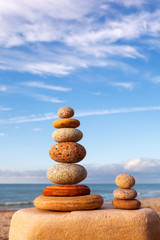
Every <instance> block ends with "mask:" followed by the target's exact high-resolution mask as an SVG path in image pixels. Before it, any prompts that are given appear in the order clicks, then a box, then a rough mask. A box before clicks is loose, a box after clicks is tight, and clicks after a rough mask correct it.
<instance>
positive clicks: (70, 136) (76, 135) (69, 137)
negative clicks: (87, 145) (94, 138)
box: [52, 128, 83, 142]
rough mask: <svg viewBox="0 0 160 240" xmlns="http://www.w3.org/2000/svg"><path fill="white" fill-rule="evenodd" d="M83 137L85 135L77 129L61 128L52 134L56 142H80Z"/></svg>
mask: <svg viewBox="0 0 160 240" xmlns="http://www.w3.org/2000/svg"><path fill="white" fill-rule="evenodd" d="M82 137H83V133H82V132H81V131H80V130H78V129H75V128H59V129H57V130H55V131H54V132H53V133H52V138H53V140H54V141H55V142H78V141H80V140H81V139H82Z"/></svg>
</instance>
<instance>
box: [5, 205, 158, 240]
mask: <svg viewBox="0 0 160 240" xmlns="http://www.w3.org/2000/svg"><path fill="white" fill-rule="evenodd" d="M9 239H10V240H79V239H81V240H102V239H103V240H160V218H159V216H158V215H157V213H156V212H155V211H154V210H151V209H148V208H140V209H138V210H120V209H106V208H105V207H104V208H101V209H98V210H89V211H73V212H53V211H44V210H38V209H36V208H29V209H22V210H19V211H17V212H16V213H15V214H14V216H13V218H12V221H11V227H10V234H9Z"/></svg>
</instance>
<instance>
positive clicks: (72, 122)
mask: <svg viewBox="0 0 160 240" xmlns="http://www.w3.org/2000/svg"><path fill="white" fill-rule="evenodd" d="M52 124H53V127H55V128H77V127H79V125H80V121H78V120H77V119H74V118H63V119H58V120H55V121H54V122H53V123H52Z"/></svg>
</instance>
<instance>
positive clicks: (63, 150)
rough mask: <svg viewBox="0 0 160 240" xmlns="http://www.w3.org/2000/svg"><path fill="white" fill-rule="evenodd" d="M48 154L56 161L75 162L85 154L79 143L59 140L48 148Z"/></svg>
mask: <svg viewBox="0 0 160 240" xmlns="http://www.w3.org/2000/svg"><path fill="white" fill-rule="evenodd" d="M49 156H50V158H52V159H53V160H54V161H56V162H62V163H77V162H80V161H81V160H82V159H83V158H84V157H85V156H86V150H85V148H84V147H83V146H82V145H80V144H79V143H75V142H61V143H58V144H55V145H53V146H52V147H51V148H50V150H49Z"/></svg>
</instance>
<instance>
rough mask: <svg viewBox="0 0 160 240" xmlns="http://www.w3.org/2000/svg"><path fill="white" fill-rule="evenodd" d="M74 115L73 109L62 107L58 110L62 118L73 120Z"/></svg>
mask: <svg viewBox="0 0 160 240" xmlns="http://www.w3.org/2000/svg"><path fill="white" fill-rule="evenodd" d="M73 115H74V110H73V108H71V107H61V108H60V109H59V110H58V117H60V118H71V117H73Z"/></svg>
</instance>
